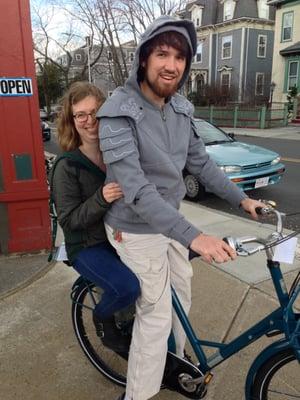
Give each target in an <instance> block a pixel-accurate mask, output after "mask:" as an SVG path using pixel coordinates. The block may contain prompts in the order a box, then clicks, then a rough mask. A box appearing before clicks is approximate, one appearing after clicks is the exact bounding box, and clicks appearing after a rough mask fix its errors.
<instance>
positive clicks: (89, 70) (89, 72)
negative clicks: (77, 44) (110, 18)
mask: <svg viewBox="0 0 300 400" xmlns="http://www.w3.org/2000/svg"><path fill="white" fill-rule="evenodd" d="M85 43H86V47H87V59H88V76H89V82H90V83H91V82H92V76H91V59H90V47H91V37H90V36H86V37H85Z"/></svg>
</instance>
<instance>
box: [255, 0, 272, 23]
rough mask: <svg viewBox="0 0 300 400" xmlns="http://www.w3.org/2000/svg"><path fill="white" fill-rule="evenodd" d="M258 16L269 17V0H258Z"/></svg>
mask: <svg viewBox="0 0 300 400" xmlns="http://www.w3.org/2000/svg"><path fill="white" fill-rule="evenodd" d="M257 7H258V18H263V19H269V10H270V8H269V6H268V4H267V0H259V1H258V2H257Z"/></svg>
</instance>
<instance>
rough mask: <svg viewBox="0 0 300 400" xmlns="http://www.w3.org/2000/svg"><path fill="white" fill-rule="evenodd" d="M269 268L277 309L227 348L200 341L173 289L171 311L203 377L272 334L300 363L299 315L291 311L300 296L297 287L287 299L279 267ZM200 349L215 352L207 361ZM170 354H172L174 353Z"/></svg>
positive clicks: (223, 345)
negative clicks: (282, 339)
mask: <svg viewBox="0 0 300 400" xmlns="http://www.w3.org/2000/svg"><path fill="white" fill-rule="evenodd" d="M268 268H269V270H270V273H271V278H272V281H273V284H274V287H275V290H276V293H277V297H278V300H279V304H280V307H279V308H277V309H276V310H275V311H273V312H272V313H270V314H269V315H268V316H266V317H265V318H263V319H262V320H261V321H259V322H258V323H256V324H255V325H254V326H252V327H251V328H250V329H248V330H247V331H245V332H244V333H242V334H241V335H239V336H238V337H236V338H235V339H234V340H232V341H231V342H229V343H227V344H224V343H218V342H211V341H207V340H201V339H200V338H198V337H197V336H196V334H195V332H194V330H193V327H192V325H191V323H190V321H189V319H188V317H187V315H186V314H185V312H184V310H183V307H182V305H181V303H180V301H179V299H178V296H177V294H176V292H175V290H174V288H172V302H173V307H174V309H175V312H176V314H177V316H178V318H179V320H180V322H181V324H182V327H183V329H184V331H185V333H186V336H187V339H188V340H189V342H190V344H191V346H192V348H193V351H194V353H195V355H196V357H197V358H198V361H199V366H200V369H201V371H202V372H203V373H206V372H207V371H209V370H211V369H212V368H214V367H216V366H217V365H219V364H220V363H222V362H223V361H225V360H226V359H228V358H229V357H231V356H232V355H233V354H235V353H237V352H239V351H240V350H241V349H243V348H245V347H247V346H248V345H249V344H251V343H253V342H254V341H256V340H257V339H259V338H260V337H262V336H263V335H266V334H269V333H271V332H275V331H279V333H282V334H285V342H286V344H287V345H289V346H292V347H293V348H294V349H295V353H296V355H297V358H298V360H299V362H300V318H299V314H296V313H294V311H293V305H294V303H295V301H296V298H297V296H298V295H299V293H300V286H298V287H297V289H296V290H295V292H294V294H293V296H292V298H289V295H288V292H287V289H286V285H285V282H284V279H283V275H282V272H281V269H280V264H279V263H278V262H276V261H272V260H268ZM202 347H212V348H216V349H217V351H216V352H215V353H214V354H213V355H211V356H210V357H208V358H207V357H206V355H205V352H204V350H203V348H202ZM170 350H171V351H173V350H174V349H170ZM274 350H275V349H274Z"/></svg>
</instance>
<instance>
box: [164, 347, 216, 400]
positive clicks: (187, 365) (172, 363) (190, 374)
mask: <svg viewBox="0 0 300 400" xmlns="http://www.w3.org/2000/svg"><path fill="white" fill-rule="evenodd" d="M211 377H212V374H209V375H208V374H204V373H203V372H202V371H201V370H200V369H199V368H198V367H196V366H195V365H194V364H192V363H191V362H189V361H187V360H185V359H182V358H180V357H178V356H177V355H176V354H174V353H171V352H168V354H167V361H166V367H165V372H164V378H163V385H164V386H165V387H167V388H168V389H170V390H173V391H176V392H178V393H180V394H182V395H184V396H186V397H188V398H190V399H203V398H204V396H205V395H206V393H207V384H208V383H209V381H210V380H211Z"/></svg>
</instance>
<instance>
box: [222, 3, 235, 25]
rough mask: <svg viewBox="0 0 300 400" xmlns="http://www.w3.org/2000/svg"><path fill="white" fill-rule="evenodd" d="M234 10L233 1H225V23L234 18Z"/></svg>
mask: <svg viewBox="0 0 300 400" xmlns="http://www.w3.org/2000/svg"><path fill="white" fill-rule="evenodd" d="M233 10H234V4H233V1H232V0H225V1H224V15H223V17H224V18H223V19H224V21H228V20H229V19H232V18H233Z"/></svg>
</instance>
